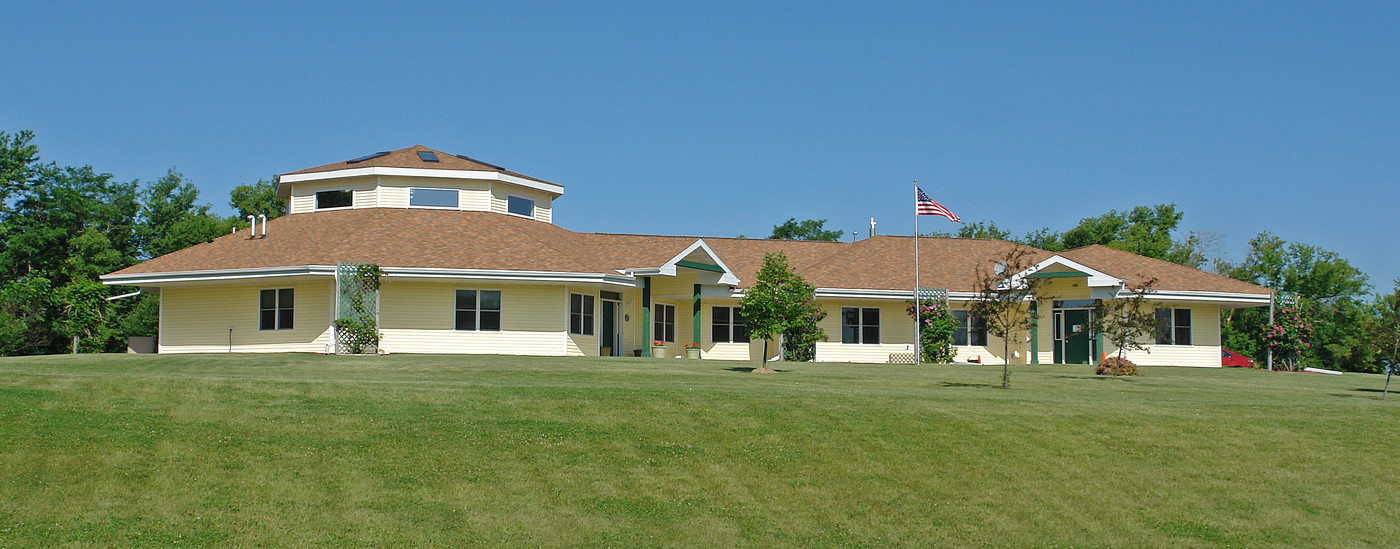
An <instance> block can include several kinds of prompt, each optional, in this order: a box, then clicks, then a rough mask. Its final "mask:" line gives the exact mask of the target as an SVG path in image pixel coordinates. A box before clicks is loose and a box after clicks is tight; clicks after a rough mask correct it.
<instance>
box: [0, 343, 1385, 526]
mask: <svg viewBox="0 0 1400 549" xmlns="http://www.w3.org/2000/svg"><path fill="white" fill-rule="evenodd" d="M744 366H745V365H744V364H732V363H721V362H707V361H685V360H647V359H630V358H629V359H577V358H575V359H562V358H558V359H556V358H519V357H462V356H444V357H435V356H391V357H321V356H301V355H291V356H288V355H276V356H230V355H209V356H193V357H190V356H186V357H180V356H161V357H154V356H120V355H112V356H91V355H89V356H78V357H74V356H58V357H40V358H8V359H0V546H5V547H12V546H44V547H48V546H83V547H88V546H121V547H140V546H147V547H169V546H186V545H190V546H206V545H216V546H251V545H264V546H266V545H297V546H305V545H321V546H333V547H346V546H349V547H354V546H365V547H381V546H462V545H474V544H479V545H491V546H499V545H507V546H537V545H551V546H577V545H591V546H612V547H632V546H707V547H709V546H764V547H766V546H803V547H823V546H885V545H945V546H968V545H998V546H1004V545H1014V546H1044V547H1070V546H1073V547H1083V546H1117V547H1138V546H1159V547H1162V546H1172V547H1210V546H1232V547H1233V546H1311V547H1343V546H1386V545H1391V546H1393V545H1395V544H1396V543H1397V542H1400V455H1397V454H1400V397H1397V398H1392V399H1390V400H1386V401H1381V400H1380V392H1379V390H1380V387H1381V386H1382V384H1383V382H1384V378H1383V377H1379V376H1368V375H1356V374H1348V375H1345V376H1335V377H1334V376H1321V375H1308V374H1282V373H1268V372H1261V371H1252V370H1239V369H1225V370H1213V369H1211V370H1198V369H1185V368H1146V369H1145V372H1144V375H1143V376H1142V377H1138V378H1133V379H1108V378H1100V377H1095V376H1092V375H1090V368H1089V367H1084V366H1074V367H1066V366H1019V367H1015V368H1014V373H1013V375H1012V384H1013V386H1012V389H1011V390H1009V391H1003V390H1001V389H999V388H996V385H997V384H998V381H999V377H1000V374H1001V368H1000V367H993V366H925V367H922V368H918V369H916V368H914V367H912V366H885V365H849V364H783V365H781V366H779V367H778V369H779V370H780V371H781V372H782V373H780V374H779V375H772V376H754V375H750V374H748V373H746V372H745V371H743V370H744V369H743V367H744Z"/></svg>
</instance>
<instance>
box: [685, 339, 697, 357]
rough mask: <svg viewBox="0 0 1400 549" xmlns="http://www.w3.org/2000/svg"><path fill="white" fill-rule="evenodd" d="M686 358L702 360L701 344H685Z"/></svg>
mask: <svg viewBox="0 0 1400 549" xmlns="http://www.w3.org/2000/svg"><path fill="white" fill-rule="evenodd" d="M685 357H686V358H700V344H699V343H686V344H685Z"/></svg>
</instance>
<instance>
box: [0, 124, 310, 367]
mask: <svg viewBox="0 0 1400 549" xmlns="http://www.w3.org/2000/svg"><path fill="white" fill-rule="evenodd" d="M33 141H34V133H33V132H30V131H20V132H17V133H14V134H10V133H7V132H3V131H0V355H13V354H44V353H60V352H71V351H72V350H73V349H72V344H73V341H74V338H75V337H76V338H78V341H79V345H80V350H81V351H83V352H101V351H111V352H121V351H123V350H124V349H125V344H126V339H127V338H128V337H138V336H155V335H156V331H157V326H158V318H159V317H158V314H159V311H160V304H159V298H158V297H157V296H154V295H139V296H136V297H134V298H128V299H120V300H116V301H108V299H107V298H109V297H113V296H115V295H119V294H126V293H131V292H134V291H136V289H135V288H123V287H118V288H108V287H106V286H104V285H103V284H102V283H101V282H100V280H99V279H98V277H99V276H101V275H103V274H107V273H110V272H112V271H116V270H118V269H122V268H125V267H128V266H131V265H135V264H137V263H140V262H141V261H145V260H147V259H150V258H153V257H158V256H161V255H164V254H168V253H170V252H174V251H176V250H180V249H183V248H186V247H189V246H192V245H194V244H198V243H200V242H205V241H208V240H211V239H213V238H215V237H218V236H221V235H226V234H229V232H231V231H232V230H234V229H236V228H244V227H246V226H247V222H246V221H245V219H246V217H247V216H248V215H249V214H253V215H258V214H265V215H267V216H268V217H277V216H280V215H283V214H285V213H286V203H285V201H282V200H280V199H278V198H277V184H276V182H275V181H273V180H270V179H269V180H260V181H258V182H256V183H249V184H245V185H239V186H238V187H236V188H235V189H234V190H233V191H232V193H230V197H229V206H230V207H231V208H232V209H233V210H234V211H235V212H237V214H236V215H234V216H229V217H224V216H220V215H217V214H215V213H213V212H212V211H211V206H210V205H209V204H205V203H201V202H200V200H199V189H198V187H196V186H195V185H194V183H193V182H191V181H189V180H188V179H187V178H186V177H185V176H184V175H182V174H181V173H180V172H179V171H177V170H176V169H175V168H171V169H170V170H169V171H168V172H167V173H166V174H165V175H164V176H163V177H161V178H159V179H157V180H155V181H152V182H148V183H143V182H141V181H139V180H132V181H119V180H117V179H116V178H115V177H114V176H113V175H112V174H110V173H101V172H98V171H97V170H95V169H94V168H93V167H92V166H80V167H79V166H59V165H58V164H56V163H53V162H48V163H45V162H43V161H42V160H41V158H40V155H39V148H38V146H36V145H35V144H34V143H33Z"/></svg>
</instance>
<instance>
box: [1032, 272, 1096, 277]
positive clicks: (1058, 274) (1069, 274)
mask: <svg viewBox="0 0 1400 549" xmlns="http://www.w3.org/2000/svg"><path fill="white" fill-rule="evenodd" d="M1078 276H1083V277H1087V276H1089V273H1081V272H1079V271H1055V272H1053V273H1031V274H1028V275H1026V278H1071V277H1078Z"/></svg>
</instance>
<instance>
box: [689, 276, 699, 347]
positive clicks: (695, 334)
mask: <svg viewBox="0 0 1400 549" xmlns="http://www.w3.org/2000/svg"><path fill="white" fill-rule="evenodd" d="M690 317H691V322H693V323H694V327H693V328H691V334H690V335H691V337H690V341H691V343H700V285H699V284H696V285H695V298H694V299H692V300H691V301H690Z"/></svg>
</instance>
